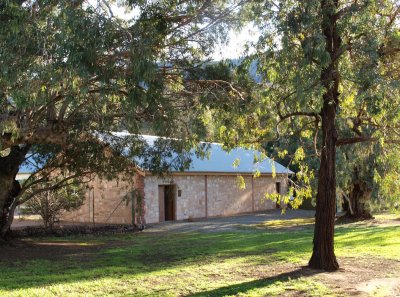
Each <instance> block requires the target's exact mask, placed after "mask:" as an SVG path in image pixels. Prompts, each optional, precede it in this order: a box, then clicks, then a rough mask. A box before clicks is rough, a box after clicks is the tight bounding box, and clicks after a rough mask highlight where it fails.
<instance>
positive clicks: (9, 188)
mask: <svg viewBox="0 0 400 297" xmlns="http://www.w3.org/2000/svg"><path fill="white" fill-rule="evenodd" d="M28 149H29V147H27V146H26V147H23V148H20V147H19V146H14V147H12V148H11V150H10V153H9V154H8V155H7V156H5V157H0V189H1V191H0V211H1V213H0V215H1V216H0V238H4V237H5V236H6V234H7V232H8V231H9V227H10V224H9V220H10V208H11V206H12V205H13V202H14V198H15V197H17V196H18V194H19V192H20V191H21V187H20V184H19V183H18V181H16V180H15V178H16V176H17V173H18V170H19V166H20V165H21V164H22V163H23V162H24V160H25V155H26V153H27V152H28ZM12 213H13V212H12ZM11 219H12V218H11Z"/></svg>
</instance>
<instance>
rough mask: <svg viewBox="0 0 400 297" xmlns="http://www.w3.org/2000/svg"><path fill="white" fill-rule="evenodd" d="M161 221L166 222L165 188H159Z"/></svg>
mask: <svg viewBox="0 0 400 297" xmlns="http://www.w3.org/2000/svg"><path fill="white" fill-rule="evenodd" d="M158 210H159V221H160V222H164V221H165V186H158Z"/></svg>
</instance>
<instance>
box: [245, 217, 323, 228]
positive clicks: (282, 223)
mask: <svg viewBox="0 0 400 297" xmlns="http://www.w3.org/2000/svg"><path fill="white" fill-rule="evenodd" d="M314 223H315V218H297V219H287V220H285V219H283V220H273V221H265V222H263V223H261V224H255V225H252V226H249V227H250V228H252V227H253V228H257V229H271V230H274V229H282V228H293V227H306V226H310V225H314Z"/></svg>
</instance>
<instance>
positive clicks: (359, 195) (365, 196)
mask: <svg viewBox="0 0 400 297" xmlns="http://www.w3.org/2000/svg"><path fill="white" fill-rule="evenodd" d="M348 197H349V204H350V205H349V207H348V209H347V210H346V213H345V214H344V217H345V218H348V219H352V220H356V221H360V220H369V219H372V218H373V216H372V214H371V213H370V212H369V209H368V207H367V202H368V201H369V200H370V197H371V190H370V189H369V187H368V185H367V183H366V182H364V181H359V180H357V181H353V185H352V188H351V191H350V195H349V196H348Z"/></svg>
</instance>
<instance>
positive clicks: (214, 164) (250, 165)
mask: <svg viewBox="0 0 400 297" xmlns="http://www.w3.org/2000/svg"><path fill="white" fill-rule="evenodd" d="M113 134H114V135H115V136H117V137H124V136H128V135H129V133H127V132H116V133H113ZM141 138H143V140H145V141H146V143H147V144H148V145H149V146H153V145H154V143H155V141H157V140H159V139H160V138H161V137H158V136H152V135H141ZM203 144H204V143H203ZM205 144H207V146H208V151H207V152H208V154H207V157H204V158H201V157H199V156H197V155H196V153H195V150H194V149H193V150H191V152H190V158H191V160H192V162H191V164H190V168H189V169H186V170H185V171H184V172H193V173H195V172H198V173H202V172H208V173H237V174H239V173H241V174H255V173H256V172H257V171H258V172H260V173H261V174H272V173H273V171H275V173H276V174H293V172H292V171H291V170H290V169H288V168H286V167H284V166H282V165H281V164H279V163H278V162H275V161H273V160H271V159H270V158H268V157H262V153H261V152H259V151H257V150H252V149H246V148H236V149H233V150H231V151H229V152H228V151H225V150H224V149H223V148H222V145H221V144H218V143H205ZM255 159H258V160H260V161H259V162H254V160H255ZM137 161H138V160H137ZM138 163H139V164H138V165H139V166H140V160H139V161H138ZM234 163H238V164H236V165H237V166H235V165H234ZM34 171H35V166H33V164H32V160H28V162H26V163H24V164H22V165H21V166H20V169H19V173H32V172H34ZM172 172H177V171H174V170H173V171H172Z"/></svg>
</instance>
